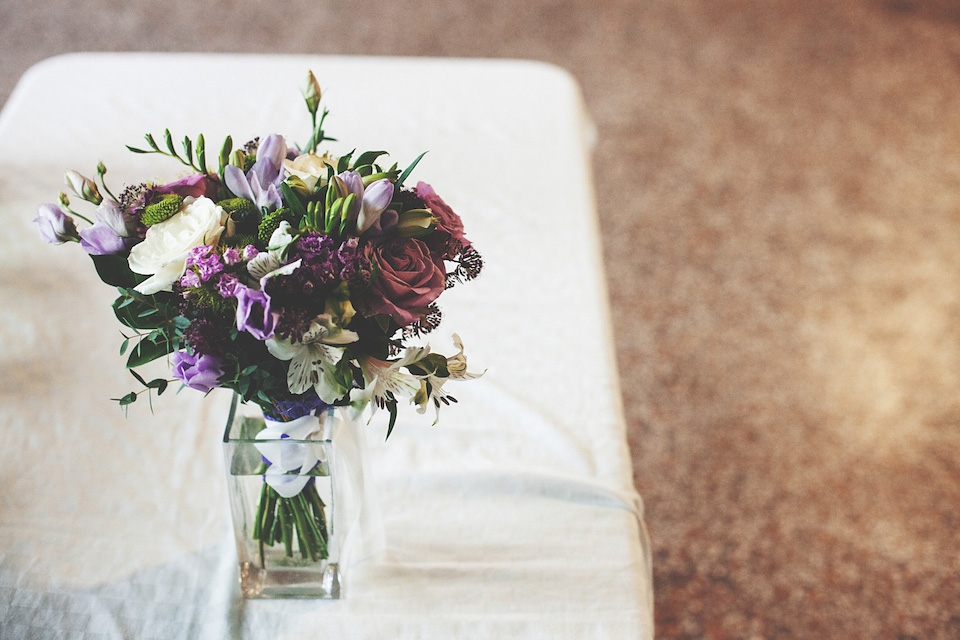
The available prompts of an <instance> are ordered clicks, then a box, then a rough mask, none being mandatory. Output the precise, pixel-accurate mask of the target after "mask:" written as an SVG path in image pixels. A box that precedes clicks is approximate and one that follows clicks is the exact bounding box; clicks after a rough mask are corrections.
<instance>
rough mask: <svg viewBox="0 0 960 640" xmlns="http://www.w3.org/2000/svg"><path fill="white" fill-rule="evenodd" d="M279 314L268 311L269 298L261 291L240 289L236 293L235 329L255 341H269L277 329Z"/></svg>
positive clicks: (247, 288)
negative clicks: (248, 335) (244, 332)
mask: <svg viewBox="0 0 960 640" xmlns="http://www.w3.org/2000/svg"><path fill="white" fill-rule="evenodd" d="M279 317H280V313H279V312H276V311H272V310H271V309H270V296H268V295H267V294H266V293H264V292H263V291H257V290H256V289H251V288H249V287H241V288H239V289H238V291H237V329H238V330H239V331H246V332H247V333H249V334H250V335H252V336H253V337H254V338H256V339H257V340H269V339H270V338H272V337H273V332H274V330H275V329H276V328H277V320H278V318H279Z"/></svg>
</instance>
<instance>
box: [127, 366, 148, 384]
mask: <svg viewBox="0 0 960 640" xmlns="http://www.w3.org/2000/svg"><path fill="white" fill-rule="evenodd" d="M130 375H132V376H133V377H134V378H136V379H137V382H139V383H140V384H142V385H143V386H147V382H146V380H144V379H143V377H142V376H141V375H140V374H139V373H137V372H136V371H134V370H133V369H130Z"/></svg>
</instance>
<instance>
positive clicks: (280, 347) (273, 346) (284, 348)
mask: <svg viewBox="0 0 960 640" xmlns="http://www.w3.org/2000/svg"><path fill="white" fill-rule="evenodd" d="M264 344H265V345H266V346H267V351H269V352H270V355H272V356H273V357H274V358H276V359H277V360H291V359H293V357H294V356H296V355H297V354H298V353H300V351H301V350H302V349H303V348H304V346H303V345H301V344H293V343H291V342H289V341H287V340H281V339H278V338H269V339H268V340H266V341H265V342H264Z"/></svg>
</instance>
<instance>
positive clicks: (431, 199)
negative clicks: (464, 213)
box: [414, 182, 470, 247]
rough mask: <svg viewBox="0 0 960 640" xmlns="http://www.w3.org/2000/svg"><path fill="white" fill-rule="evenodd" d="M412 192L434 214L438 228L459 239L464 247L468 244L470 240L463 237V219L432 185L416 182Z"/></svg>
mask: <svg viewBox="0 0 960 640" xmlns="http://www.w3.org/2000/svg"><path fill="white" fill-rule="evenodd" d="M414 192H415V193H416V194H417V196H418V197H419V198H420V199H421V200H423V201H424V202H425V203H426V205H427V208H428V209H430V211H432V212H433V215H434V216H436V218H437V229H438V230H440V231H443V232H444V233H446V234H448V235H449V236H450V237H451V238H453V239H454V240H459V241H460V242H461V244H463V246H464V247H469V246H470V241H469V240H467V239H466V238H465V237H463V221H462V220H460V216H458V215H457V214H456V213H454V211H453V209H451V208H450V205H448V204H447V203H446V202H444V201H443V198H441V197H440V196H438V195H437V192H436V191H434V190H433V187H431V186H430V185H429V184H427V183H426V182H418V183H417V187H416V189H414Z"/></svg>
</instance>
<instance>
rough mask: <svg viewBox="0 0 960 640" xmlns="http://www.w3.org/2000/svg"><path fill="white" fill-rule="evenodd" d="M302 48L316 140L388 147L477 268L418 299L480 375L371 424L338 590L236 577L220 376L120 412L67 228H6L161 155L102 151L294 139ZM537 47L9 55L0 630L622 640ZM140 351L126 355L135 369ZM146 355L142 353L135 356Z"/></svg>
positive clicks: (164, 170)
mask: <svg viewBox="0 0 960 640" xmlns="http://www.w3.org/2000/svg"><path fill="white" fill-rule="evenodd" d="M308 69H313V70H314V72H315V73H316V74H317V76H318V78H319V79H320V82H321V84H322V86H323V88H324V91H325V97H324V100H325V103H326V104H327V105H328V106H329V107H330V109H331V111H332V113H331V115H330V117H329V119H328V121H327V124H328V126H327V130H328V132H329V133H330V134H331V135H334V136H335V137H338V138H339V139H341V140H343V141H344V142H343V143H339V144H334V145H333V151H335V152H341V153H342V152H345V151H348V150H349V149H350V148H353V147H357V148H360V149H367V148H369V149H374V148H376V149H380V148H383V149H387V150H389V151H390V153H391V155H392V158H393V159H394V160H396V161H397V162H399V163H400V164H401V165H405V164H406V163H407V162H409V161H410V160H411V159H413V158H414V157H416V155H417V154H419V153H420V152H421V151H423V150H428V151H429V153H428V154H427V156H426V157H425V158H424V160H423V161H422V163H421V164H420V165H419V167H418V168H417V170H416V172H415V173H414V175H413V178H412V179H424V180H426V181H428V182H430V183H432V184H433V185H434V187H435V188H436V189H437V190H438V192H439V193H441V195H442V196H443V197H444V198H445V199H446V200H447V202H448V203H450V204H451V205H452V206H453V207H454V209H455V210H457V211H458V212H459V213H460V214H461V216H462V217H463V218H464V220H465V223H466V227H467V232H468V235H469V237H470V238H471V239H472V240H473V242H474V243H475V244H476V246H477V247H478V248H479V249H480V250H481V252H482V254H483V256H484V259H485V262H486V266H485V269H484V273H483V275H482V276H481V277H480V278H479V279H478V280H476V281H474V282H472V283H470V284H468V285H466V286H462V287H457V288H455V289H453V290H451V291H450V292H448V293H447V294H445V296H444V297H443V298H442V299H441V302H442V303H443V304H442V308H443V310H444V313H445V316H444V323H443V327H442V328H441V330H439V331H438V332H437V333H436V334H435V335H433V336H432V338H431V343H433V344H434V345H435V347H436V348H437V349H438V350H440V351H443V350H447V351H449V350H450V346H449V341H448V337H449V334H450V333H452V332H453V331H456V332H457V333H459V334H460V335H461V336H462V338H463V339H464V342H465V343H466V346H467V355H468V357H469V358H470V363H471V365H472V368H479V369H487V374H486V375H485V376H484V377H483V378H482V379H481V380H479V381H476V382H472V383H468V384H461V385H458V386H457V388H456V390H455V391H456V395H457V396H458V398H459V399H460V404H459V405H457V406H455V407H453V408H450V409H448V410H446V411H445V412H444V414H443V415H442V417H441V422H440V424H439V425H437V426H435V427H431V426H429V422H430V420H424V419H422V418H421V417H420V416H418V415H417V414H416V413H415V412H413V411H408V412H405V413H402V414H401V420H400V422H399V424H398V426H397V428H396V430H395V432H394V435H393V436H392V437H391V439H390V441H389V442H388V443H386V444H385V445H384V444H383V443H382V442H381V441H382V435H383V428H384V425H383V423H382V422H379V421H375V422H374V424H373V425H371V426H370V430H371V432H372V438H371V440H372V441H374V442H376V443H377V444H375V445H374V446H373V448H372V464H373V467H374V481H375V482H376V487H377V492H378V494H379V496H380V498H381V509H382V512H383V520H384V526H385V531H386V536H387V542H388V549H387V551H388V556H387V559H386V560H385V561H383V562H381V563H380V564H377V565H375V566H368V567H366V568H365V569H364V570H362V571H358V573H357V574H356V575H355V576H354V578H353V580H352V582H351V583H350V586H349V589H350V591H349V594H348V597H347V598H346V599H344V600H340V601H243V600H241V599H240V598H239V594H238V589H237V585H236V567H235V564H234V563H235V550H234V548H233V542H232V538H231V534H230V531H229V524H228V515H227V505H226V497H225V482H224V479H223V469H222V461H221V458H220V455H221V454H220V449H219V447H220V443H219V440H220V435H221V431H222V426H223V424H222V423H223V420H224V418H225V412H226V409H225V405H226V402H227V396H226V395H225V394H220V395H218V394H217V393H214V394H212V395H211V396H210V397H207V398H203V397H201V395H200V394H197V393H195V392H190V391H185V392H183V393H181V394H179V395H173V394H172V393H171V394H169V395H164V396H163V397H162V398H160V399H158V400H155V401H154V407H155V414H151V413H150V411H149V410H148V408H147V406H146V404H145V403H142V402H138V403H137V404H136V405H134V406H133V407H132V408H131V410H130V416H129V418H124V415H123V413H122V412H121V411H120V410H119V409H118V408H117V407H116V404H115V403H113V402H111V401H110V400H109V398H110V397H117V396H119V395H121V394H123V393H125V392H126V391H128V390H130V389H133V388H134V387H135V386H136V385H135V384H134V381H133V379H132V378H130V377H129V374H128V373H126V372H125V371H124V370H123V366H122V363H123V358H122V357H121V356H120V355H119V354H118V353H117V350H118V347H119V343H120V341H121V338H120V334H119V330H120V328H121V327H120V325H119V324H118V323H117V322H116V321H115V320H114V319H113V316H112V313H111V311H110V309H109V303H110V301H111V300H112V298H113V297H114V293H115V292H114V291H113V290H111V289H110V288H109V287H106V286H105V285H103V284H101V283H100V282H99V280H98V279H97V277H96V275H95V274H94V272H93V269H92V268H91V266H92V265H91V264H90V262H89V260H88V258H87V257H86V256H85V255H84V254H83V252H82V251H80V250H79V248H77V247H75V246H69V247H50V246H47V245H44V244H43V243H42V242H41V241H40V240H39V237H38V235H37V233H36V230H35V228H34V226H33V225H32V224H31V220H32V218H33V217H34V216H35V211H36V206H37V204H39V203H40V202H52V201H55V199H56V195H57V192H58V191H60V190H61V189H63V186H62V185H63V183H62V180H63V177H62V176H63V170H64V169H66V168H73V169H76V170H78V171H80V172H81V173H85V174H87V175H92V174H93V173H94V168H95V166H96V164H97V162H98V161H100V160H102V161H103V162H104V163H105V164H106V165H107V167H108V169H109V173H108V174H107V178H108V181H109V183H110V184H112V185H114V186H115V187H116V188H115V189H114V191H117V190H118V189H120V188H122V185H124V184H127V183H134V182H140V181H142V180H144V179H148V178H154V179H156V180H161V181H167V180H171V179H173V178H175V177H178V176H179V175H181V173H180V166H179V165H178V164H176V163H175V162H174V161H170V160H166V159H163V158H160V157H157V156H137V155H133V154H130V153H128V152H127V151H126V150H125V149H124V145H125V144H134V145H136V144H138V143H139V142H140V141H141V140H142V136H143V134H144V133H146V132H148V131H151V132H153V133H154V134H161V133H162V131H163V129H164V128H165V127H169V128H170V129H171V130H172V131H173V132H174V134H175V136H179V137H182V136H183V135H184V134H190V135H191V136H195V135H196V134H197V133H199V132H201V131H202V132H203V133H204V134H205V136H206V139H207V140H208V145H209V146H210V147H214V146H215V145H218V143H219V141H220V140H222V138H223V137H224V136H225V135H227V134H232V135H233V136H234V139H235V140H236V141H238V142H242V141H243V140H245V139H249V138H253V137H254V136H258V135H259V136H265V135H267V134H269V133H271V132H277V133H281V134H284V135H285V136H287V137H288V138H289V139H293V140H300V141H303V140H304V139H305V137H306V133H307V132H308V128H309V122H308V119H307V115H306V112H305V110H304V109H303V108H302V102H301V99H300V96H299V90H300V87H301V84H302V82H303V79H304V76H305V74H306V71H307V70H308ZM589 134H590V124H589V120H588V119H587V117H586V116H585V113H584V110H583V106H582V103H581V98H580V94H579V90H578V87H577V86H576V84H575V82H574V81H573V80H572V79H571V77H570V76H569V75H567V74H566V73H564V72H563V71H561V70H559V69H557V68H554V67H550V66H547V65H544V64H540V63H533V62H519V61H489V60H485V61H480V60H437V59H394V58H341V57H295V56H282V57H281V56H277V57H268V56H249V57H243V56H233V55H231V56H213V55H155V54H122V55H118V54H79V55H71V56H66V57H59V58H54V59H51V60H48V61H46V62H44V63H41V64H40V65H38V66H36V67H34V68H33V69H31V70H30V71H29V72H28V73H27V74H26V75H25V76H24V77H23V79H22V81H21V82H20V84H19V85H18V86H17V88H16V90H15V92H14V93H13V94H12V96H11V98H10V100H9V102H8V103H7V105H6V106H5V107H4V109H3V112H2V115H0V221H2V224H0V248H2V251H0V269H2V278H0V363H2V365H0V367H2V368H0V375H2V378H0V380H2V382H0V487H2V493H0V636H2V637H3V638H164V639H170V638H211V639H212V638H217V639H219V638H251V639H252V638H271V639H273V638H314V637H316V638H330V639H335V638H352V639H357V638H371V639H374V638H376V639H379V638H393V639H399V638H436V639H438V640H447V639H451V638H542V639H550V640H556V639H558V638H578V639H583V638H603V639H618V638H624V639H626V638H649V637H651V636H652V594H651V589H652V587H651V573H650V558H649V551H648V545H647V542H646V535H645V532H644V530H643V520H642V510H641V506H640V504H641V503H640V499H639V496H637V495H636V493H635V492H634V489H633V486H632V480H631V464H630V457H629V454H628V451H627V446H626V442H625V433H624V423H623V418H622V414H621V407H620V400H619V397H620V396H619V389H618V383H617V378H616V367H615V362H614V358H613V350H612V338H611V334H610V322H609V318H608V307H607V298H606V292H605V287H604V279H603V271H602V263H601V259H600V248H599V240H598V232H597V218H596V213H595V210H594V200H593V193H592V190H591V189H592V187H591V184H592V181H591V174H590V162H589ZM147 373H149V371H148V372H147ZM158 373H159V374H160V375H162V374H163V373H164V372H163V371H160V370H158Z"/></svg>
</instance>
